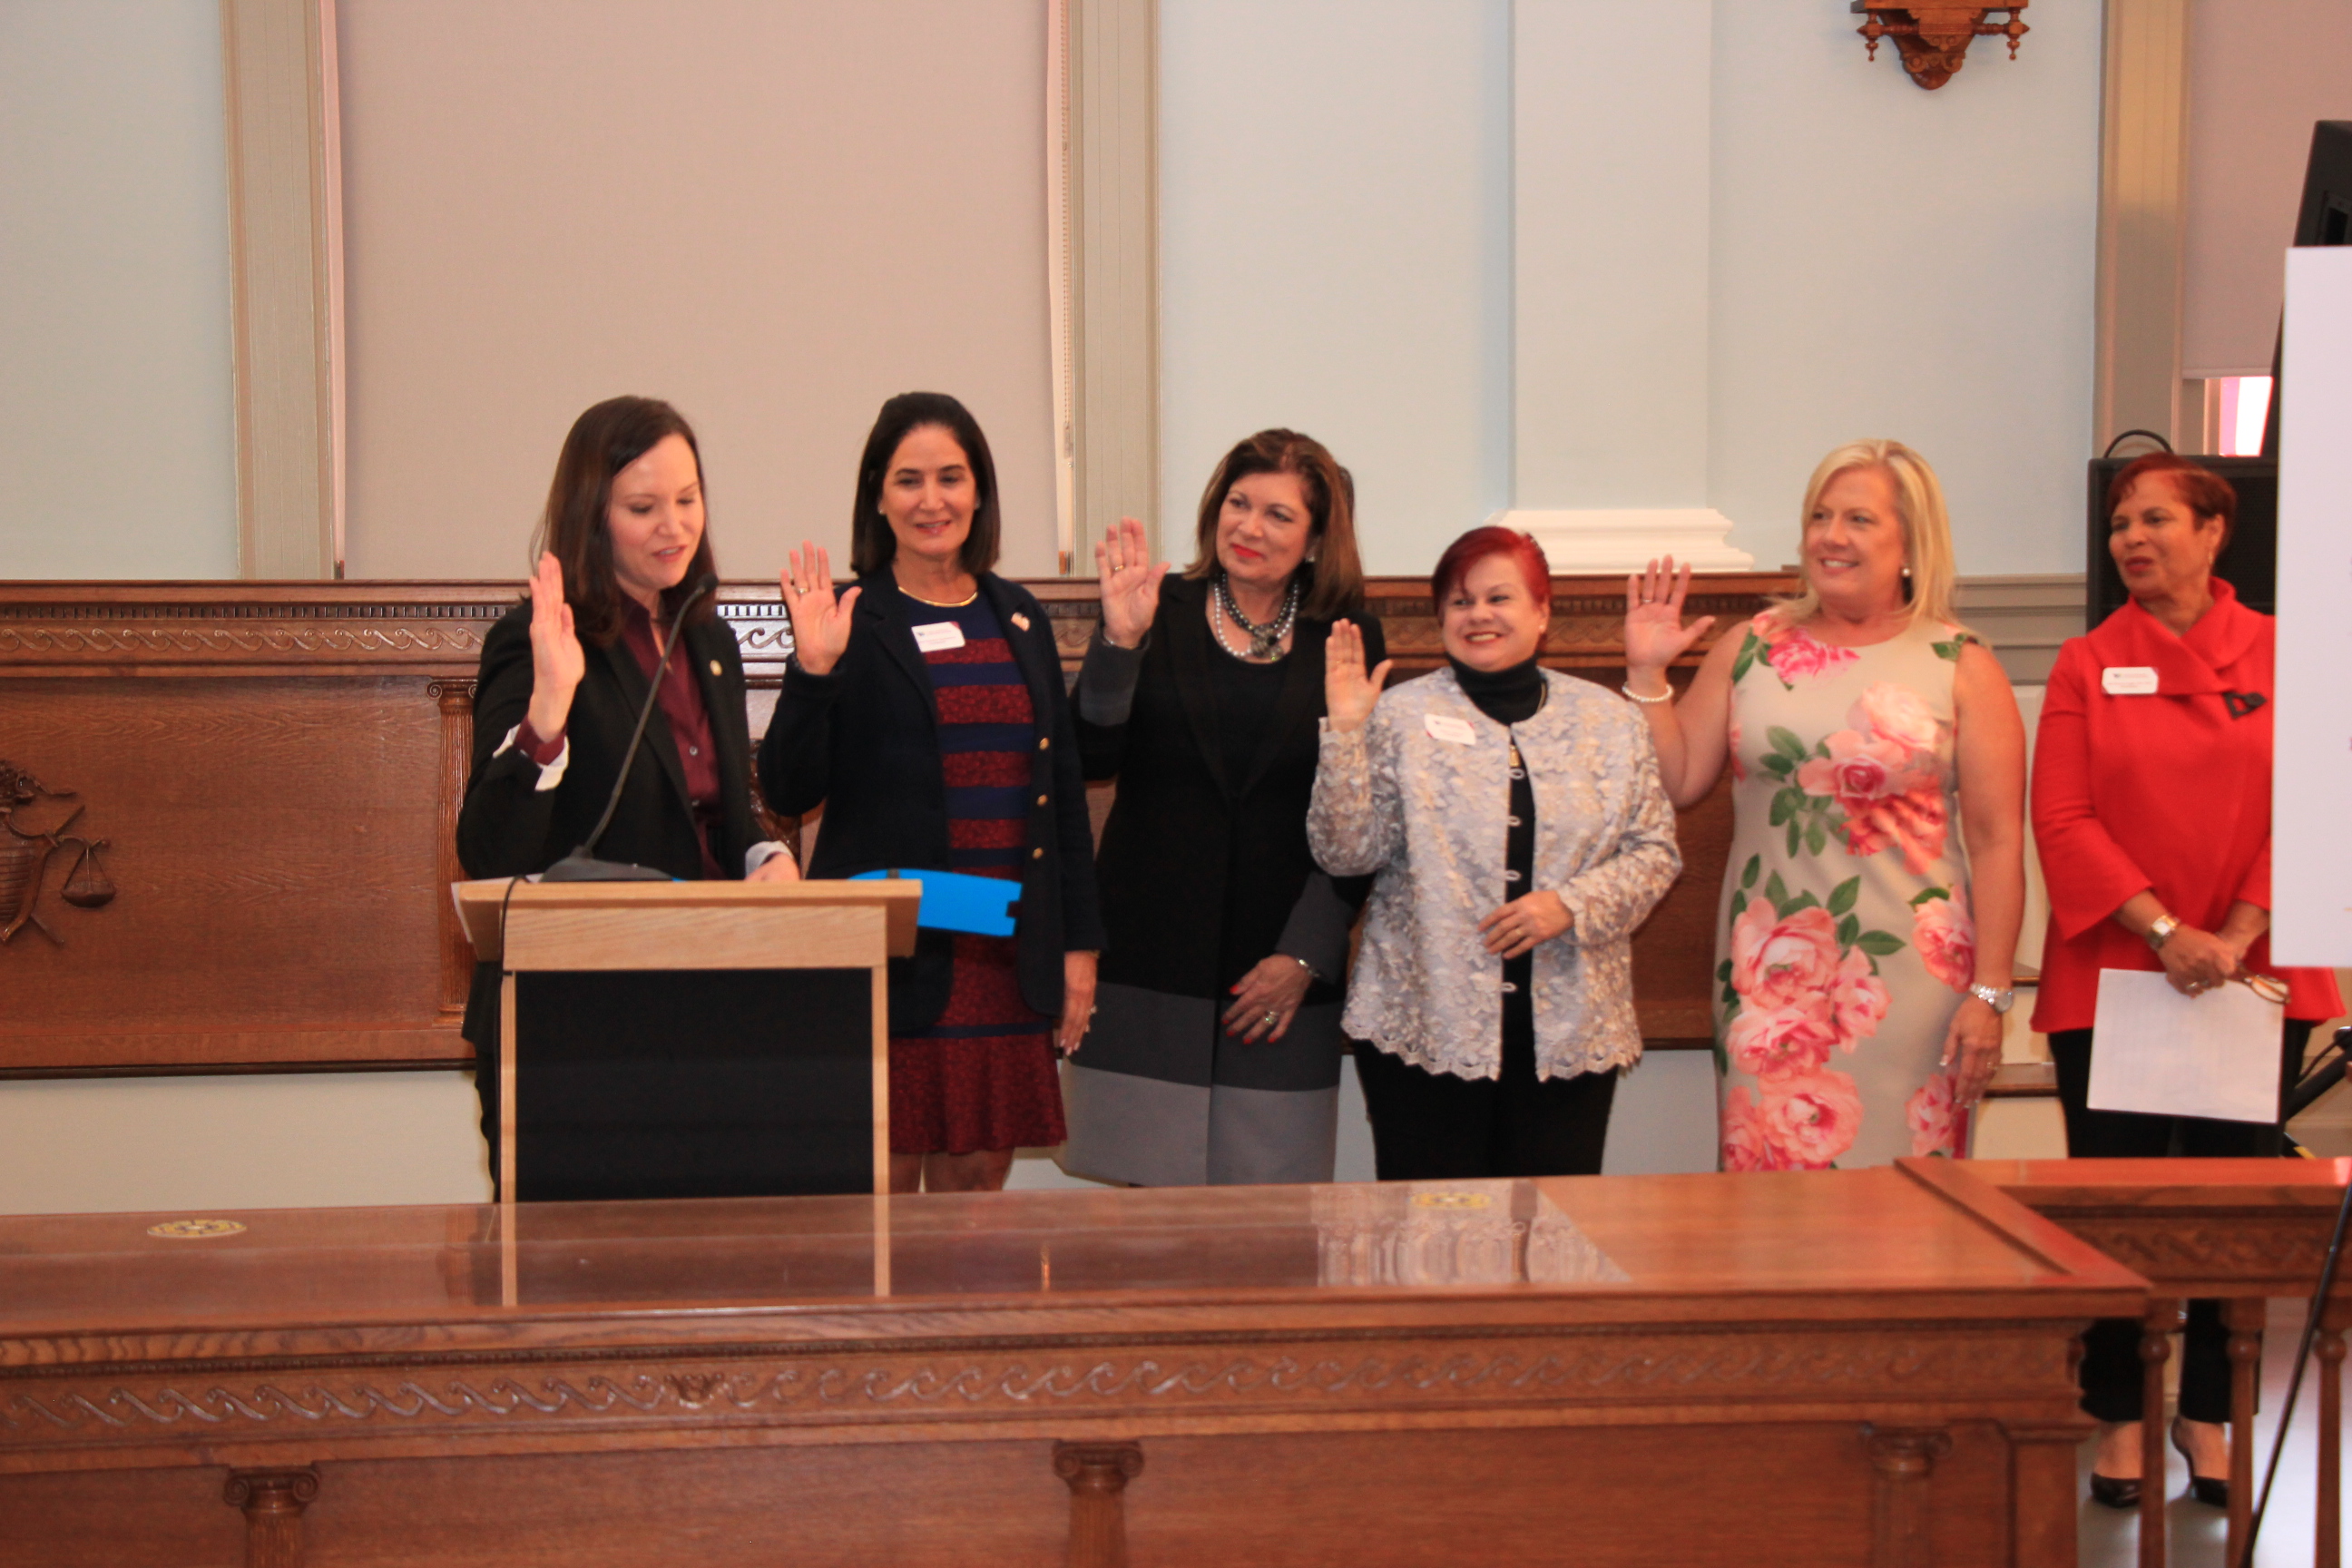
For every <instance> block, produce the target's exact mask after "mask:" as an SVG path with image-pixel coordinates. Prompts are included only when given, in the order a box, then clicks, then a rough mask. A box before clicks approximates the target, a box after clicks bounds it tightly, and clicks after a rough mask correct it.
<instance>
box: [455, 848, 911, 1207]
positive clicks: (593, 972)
mask: <svg viewBox="0 0 2352 1568" xmlns="http://www.w3.org/2000/svg"><path fill="white" fill-rule="evenodd" d="M451 890H452V892H453V894H454V895H455V897H456V900H457V912H458V916H459V918H460V919H461V920H462V921H464V923H465V928H466V934H467V937H468V938H469V939H470V940H471V941H472V942H473V945H474V951H475V952H476V953H478V955H479V956H480V957H481V958H482V959H483V960H485V961H486V962H490V963H498V964H499V966H500V967H501V968H502V969H503V970H504V972H505V983H504V987H503V994H502V997H501V1004H500V1018H499V1064H498V1091H499V1172H498V1175H499V1198H500V1201H501V1202H503V1203H508V1204H511V1203H514V1202H515V1201H517V1200H518V1199H519V1198H522V1199H531V1198H541V1197H553V1198H576V1197H618V1196H624V1195H635V1196H675V1197H711V1196H750V1195H761V1196H777V1195H784V1194H786V1193H789V1192H793V1191H814V1192H842V1191H850V1190H857V1191H863V1190H869V1185H870V1190H871V1191H872V1192H875V1193H877V1194H880V1193H887V1192H888V1191H889V1164H890V1162H889V1153H890V1142H889V1139H890V1131H889V1130H890V1098H889V1097H890V1074H889V1056H888V1047H887V1040H888V1032H889V1030H888V1026H889V1017H888V1005H887V981H886V964H887V961H888V960H889V959H890V958H891V957H893V956H905V955H907V954H909V953H912V952H914V951H915V916H916V912H917V910H918V909H919V906H920V904H921V901H922V888H921V884H920V883H919V882H914V881H887V880H886V881H860V882H848V881H826V882H756V883H755V882H715V881H714V882H569V883H537V882H522V881H512V880H509V879H497V880H491V881H479V882H459V883H457V884H456V885H455V886H454V888H453V889H451ZM520 1068H528V1069H529V1071H528V1074H527V1075H526V1074H525V1073H524V1072H522V1071H520V1070H519V1069H520ZM861 1100H862V1101H863V1103H856V1102H857V1101H861ZM722 1110H723V1111H724V1113H725V1115H726V1117H727V1120H726V1121H725V1123H724V1125H723V1127H720V1126H719V1125H718V1124H717V1123H716V1122H714V1121H711V1120H710V1118H711V1117H712V1116H713V1115H714V1114H715V1113H717V1112H719V1111H722ZM698 1116H699V1117H700V1118H701V1120H700V1121H698ZM845 1121H852V1122H854V1123H855V1124H856V1126H854V1127H845V1126H844V1125H843V1123H844V1122H845ZM868 1127H870V1135H869V1136H867V1137H866V1138H863V1139H859V1138H857V1137H856V1131H858V1130H859V1129H862V1128H868ZM535 1128H536V1129H537V1130H538V1131H539V1137H538V1139H537V1140H536V1141H537V1142H539V1144H540V1145H541V1149H542V1151H543V1157H542V1158H541V1159H540V1160H539V1161H538V1166H539V1168H538V1170H537V1171H536V1172H535V1171H534V1169H533V1158H532V1156H531V1155H530V1153H528V1152H524V1151H527V1150H528V1149H529V1147H530V1145H531V1144H532V1143H533V1142H534V1130H535ZM557 1129H562V1132H561V1133H559V1132H558V1131H556V1130H557ZM519 1142H520V1144H521V1145H523V1149H522V1150H519V1149H518V1143H519ZM859 1143H862V1144H863V1146H864V1148H865V1149H866V1159H865V1161H864V1162H863V1163H866V1164H867V1165H870V1168H871V1171H870V1175H871V1180H870V1184H866V1185H861V1184H856V1181H855V1175H854V1173H855V1170H856V1166H857V1164H858V1163H860V1162H859V1160H858V1157H857V1155H856V1153H855V1152H854V1150H855V1148H856V1146H857V1145H858V1144H859ZM794 1162H798V1163H794ZM845 1173H851V1174H849V1176H848V1178H847V1179H846V1180H845ZM761 1187H772V1188H780V1189H781V1190H779V1191H769V1192H760V1191H758V1190H757V1189H759V1188H761Z"/></svg>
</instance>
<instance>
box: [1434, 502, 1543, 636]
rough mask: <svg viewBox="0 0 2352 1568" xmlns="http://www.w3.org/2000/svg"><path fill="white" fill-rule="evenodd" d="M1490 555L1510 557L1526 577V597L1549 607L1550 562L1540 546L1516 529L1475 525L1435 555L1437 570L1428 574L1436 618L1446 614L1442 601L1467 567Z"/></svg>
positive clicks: (1460, 579) (1495, 525)
mask: <svg viewBox="0 0 2352 1568" xmlns="http://www.w3.org/2000/svg"><path fill="white" fill-rule="evenodd" d="M1489 555H1500V556H1504V557H1506V558H1507V559H1508V560H1510V561H1511V562H1512V563H1514V564H1516V565H1517V567H1518V569H1519V575H1520V577H1521V578H1523V579H1525V580H1526V583H1527V585H1528V597H1529V598H1530V599H1533V600H1534V601H1535V602H1536V603H1537V605H1539V606H1540V607H1542V608H1543V609H1544V610H1545V611H1546V612H1549V610H1550V609H1551V563H1550V562H1549V561H1548V560H1546V559H1545V558H1544V552H1543V546H1542V545H1540V544H1538V543H1537V542H1535V540H1534V539H1533V538H1532V537H1531V536H1529V535H1528V534H1524V533H1521V532H1520V531H1518V530H1517V529H1516V528H1505V527H1503V526H1502V525H1501V524H1500V523H1489V524H1487V525H1486V527H1484V528H1474V529H1472V530H1471V531H1469V532H1467V533H1465V534H1464V535H1463V536H1462V537H1461V538H1459V539H1457V540H1455V541H1454V542H1453V543H1451V544H1449V545H1447V546H1446V547H1445V553H1444V554H1443V555H1441V556H1439V557H1438V558H1437V570H1435V571H1434V572H1432V573H1431V574H1429V596H1430V598H1431V600H1432V601H1433V602H1434V603H1435V604H1436V605H1437V614H1438V617H1439V618H1440V619H1441V620H1442V619H1444V616H1445V601H1446V598H1447V597H1448V596H1449V595H1452V593H1453V592H1454V589H1455V588H1456V587H1457V586H1459V585H1460V584H1461V582H1462V579H1463V578H1465V577H1467V576H1468V575H1470V568H1472V567H1473V566H1475V565H1477V564H1478V563H1480V562H1481V561H1484V560H1486V557H1488V556H1489Z"/></svg>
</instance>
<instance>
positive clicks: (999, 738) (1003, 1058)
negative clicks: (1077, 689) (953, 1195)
mask: <svg viewBox="0 0 2352 1568" xmlns="http://www.w3.org/2000/svg"><path fill="white" fill-rule="evenodd" d="M907 604H908V612H909V614H908V618H909V619H910V620H911V621H912V622H913V623H914V625H915V626H916V627H917V628H918V631H917V637H916V646H918V647H924V645H926V644H935V643H937V642H940V641H944V640H946V638H945V637H941V636H940V635H939V634H933V633H925V632H923V631H921V629H920V628H922V627H924V626H945V625H947V624H952V625H954V626H955V627H956V628H957V629H958V630H959V631H961V633H962V634H963V645H962V646H961V647H936V646H934V647H925V651H924V654H923V658H925V660H926V661H927V662H929V665H930V670H931V689H932V691H933V693H934V694H935V695H936V696H937V697H938V699H939V707H940V764H941V766H942V767H943V768H944V769H945V771H946V774H947V786H948V868H949V869H950V870H953V871H962V872H966V873H968V874H970V875H971V876H975V877H1003V878H1007V879H1013V880H1018V879H1019V878H1020V876H1021V868H1022V857H1023V856H1024V855H1025V854H1026V853H1027V850H1028V819H1029V811H1028V800H1027V795H1028V784H1029V764H1030V756H1031V753H1032V752H1034V751H1035V750H1036V749H1037V720H1036V714H1035V712H1034V710H1033V709H1032V707H1031V704H1030V701H1029V687H1028V683H1027V682H1025V681H1024V680H1023V679H1021V668H1020V666H1018V665H1016V664H1014V663H1013V650H1012V648H1011V647H1008V646H1007V645H1006V643H1005V640H1004V628H1003V626H999V625H998V624H997V620H996V612H995V611H994V610H992V609H991V608H990V607H989V604H988V600H987V599H986V598H985V597H975V598H973V600H972V601H971V604H969V605H959V606H957V607H955V608H953V609H949V608H946V607H944V606H940V605H927V604H925V603H923V602H922V601H921V600H919V599H917V598H914V597H913V596H912V595H908V601H907ZM1053 1029H1054V1021H1053V1020H1052V1019H1050V1018H1047V1017H1045V1016H1044V1015H1043V1014H1041V1013H1038V1012H1037V1011H1035V1010H1034V1008H1032V1007H1031V1006H1030V1005H1028V1004H1027V1003H1026V1002H1024V1001H1023V1000H1022V998H1021V980H1020V974H1019V972H1018V970H1017V969H1016V967H1015V964H1014V959H1013V939H1012V938H1011V937H998V936H972V935H971V934H969V933H966V932H962V931H959V932H957V933H956V939H955V972H954V980H953V982H952V983H951V984H950V988H949V991H948V1005H947V1007H946V1009H945V1010H944V1011H943V1012H941V1013H940V1016H939V1021H938V1022H937V1023H935V1024H933V1025H932V1026H930V1027H929V1028H928V1029H925V1030H923V1031H921V1032H920V1033H919V1034H913V1035H894V1036H892V1037H890V1152H892V1153H894V1154H969V1153H971V1152H974V1151H975V1150H981V1149H1016V1148H1034V1147H1038V1146H1040V1145H1051V1144H1055V1143H1059V1142H1062V1139H1063V1136H1064V1131H1063V1125H1062V1088H1061V1080H1060V1078H1059V1075H1058V1074H1057V1073H1056V1071H1055V1066H1054V1041H1053Z"/></svg>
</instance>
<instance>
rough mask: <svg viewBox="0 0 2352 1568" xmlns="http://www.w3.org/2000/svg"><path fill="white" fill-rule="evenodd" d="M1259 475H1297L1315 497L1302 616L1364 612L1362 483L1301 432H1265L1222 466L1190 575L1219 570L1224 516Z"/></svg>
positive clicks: (1205, 493) (1204, 508) (1212, 482)
mask: <svg viewBox="0 0 2352 1568" xmlns="http://www.w3.org/2000/svg"><path fill="white" fill-rule="evenodd" d="M1252 474H1296V475H1297V476H1298V486H1299V489H1303V490H1305V491H1306V492H1307V523H1308V544H1307V551H1308V554H1309V557H1310V559H1309V560H1308V561H1307V563H1304V564H1302V565H1301V566H1300V567H1299V571H1301V572H1302V573H1304V574H1306V575H1307V595H1306V598H1305V600H1304V602H1302V603H1301V604H1300V605H1299V613H1300V614H1301V615H1306V616H1313V617H1314V618H1315V619H1317V620H1320V621H1328V620H1331V619H1334V618H1335V617H1337V616H1349V615H1354V614H1357V613H1358V612H1360V611H1361V610H1362V609H1363V607H1364V563H1363V558H1362V556H1360V554H1359V553H1358V552H1357V550H1356V478H1355V476H1354V475H1353V474H1350V473H1349V472H1348V470H1347V469H1345V468H1341V467H1340V466H1339V460H1338V459H1337V458H1333V457H1332V456H1331V453H1330V451H1329V449H1328V448H1327V447H1325V446H1324V445H1323V443H1322V442H1320V441H1318V440H1317V439H1315V437H1312V436H1302V435H1300V434H1299V433H1298V432H1297V431H1296V430H1261V431H1259V432H1258V433H1257V434H1256V435H1255V436H1252V437H1249V438H1248V439H1246V440H1244V441H1242V442H1240V443H1239V444H1238V445H1236V446H1235V447H1234V449H1233V450H1232V451H1230V452H1227V453H1226V454H1225V455H1224V458H1223V461H1221V462H1219V463H1218V464H1217V471H1216V472H1215V473H1213V474H1211V475H1210V476H1209V484H1208V488H1207V489H1203V490H1202V492H1201V518H1200V534H1199V539H1198V542H1197V548H1196V549H1195V551H1194V553H1193V557H1192V564H1191V565H1190V566H1187V567H1185V568H1184V575H1185V576H1187V577H1193V578H1201V577H1207V576H1210V575H1212V574H1214V573H1215V571H1216V570H1217V514H1218V513H1219V512H1221V511H1223V510H1224V507H1225V496H1226V494H1227V493H1228V492H1229V491H1231V490H1232V489H1233V488H1234V484H1235V483H1237V482H1238V481H1240V480H1242V479H1247V478H1249V477H1250V476H1251V475H1252Z"/></svg>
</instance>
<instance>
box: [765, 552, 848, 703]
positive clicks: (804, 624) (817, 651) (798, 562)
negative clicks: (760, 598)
mask: <svg viewBox="0 0 2352 1568" xmlns="http://www.w3.org/2000/svg"><path fill="white" fill-rule="evenodd" d="M784 562H785V566H784V574H783V576H782V579H781V584H782V588H783V590H784V613H785V614H786V615H788V616H792V618H793V658H797V659H799V660H800V662H801V668H803V669H805V670H807V671H808V672H809V673H810V674H811V675H830V674H832V673H833V667H834V666H835V664H838V663H839V662H840V661H841V655H842V650H843V649H845V648H846V647H848V646H849V611H850V606H852V605H856V603H857V595H860V594H862V593H864V592H865V591H866V590H865V589H863V588H852V589H851V590H849V592H847V593H846V594H844V595H841V596H840V597H838V598H835V596H834V592H833V563H832V562H831V561H829V560H827V559H826V557H825V553H824V550H823V549H822V548H820V547H819V546H817V545H814V544H810V543H807V542H803V544H802V545H801V547H800V548H799V549H798V550H795V551H793V552H792V553H790V554H789V555H787V556H785V557H784Z"/></svg>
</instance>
